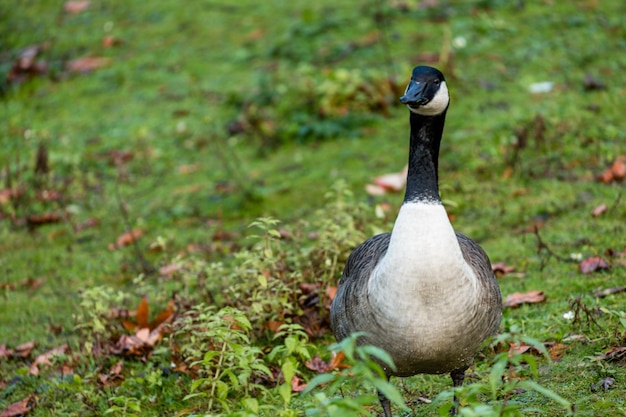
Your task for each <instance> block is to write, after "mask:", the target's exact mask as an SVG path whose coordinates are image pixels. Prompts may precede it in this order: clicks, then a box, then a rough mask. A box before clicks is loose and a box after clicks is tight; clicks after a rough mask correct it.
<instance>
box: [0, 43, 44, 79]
mask: <svg viewBox="0 0 626 417" xmlns="http://www.w3.org/2000/svg"><path fill="white" fill-rule="evenodd" d="M43 49H44V47H43V46H42V45H31V46H29V47H27V48H26V49H24V50H22V52H20V55H19V57H18V58H17V59H16V60H15V61H14V62H13V65H12V66H11V70H10V71H9V73H8V74H7V77H6V78H7V81H10V82H14V83H20V82H23V81H26V80H28V79H30V78H32V77H34V76H36V75H41V74H44V73H46V72H47V71H48V64H47V63H46V62H45V61H43V60H40V59H38V57H39V55H40V53H41V52H42V51H43Z"/></svg>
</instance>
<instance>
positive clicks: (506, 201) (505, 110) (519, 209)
mask: <svg viewBox="0 0 626 417" xmlns="http://www.w3.org/2000/svg"><path fill="white" fill-rule="evenodd" d="M625 13H626V5H625V4H624V3H623V2H622V1H619V0H611V1H593V0H579V1H571V2H558V1H527V2H524V1H516V2H506V1H498V0H492V1H489V0H482V1H478V0H477V1H467V2H461V1H443V0H435V1H417V0H407V1H389V2H385V3H383V4H380V3H379V2H373V1H369V2H362V3H356V2H332V1H327V0H322V1H319V2H305V1H293V2H281V1H275V0H270V1H266V2H250V1H240V2H236V3H235V2H226V1H222V2H215V1H205V0H201V1H196V2H186V3H179V2H165V1H153V2H124V1H118V0H107V1H91V2H67V3H63V2H56V1H49V0H47V1H25V2H19V4H16V5H9V4H3V5H0V39H1V40H0V45H1V48H0V70H1V73H2V78H1V79H2V81H1V83H2V84H1V86H2V110H1V114H2V118H1V120H2V123H1V125H0V141H1V146H0V168H1V172H0V179H1V180H2V182H1V183H0V271H1V273H2V275H1V277H0V294H1V296H2V300H1V303H0V323H1V325H0V412H2V410H4V414H0V415H2V416H9V415H22V414H27V415H32V416H51V415H67V416H70V415H72V416H74V415H79V416H91V415H113V416H117V415H120V416H122V415H128V416H130V415H141V416H164V415H171V416H182V415H245V416H252V415H277V414H278V415H285V416H289V415H304V414H305V413H308V414H309V415H316V414H315V413H316V412H317V413H320V414H321V415H338V416H341V415H346V416H347V415H359V414H358V413H362V414H364V415H368V413H369V414H370V415H376V413H380V411H381V410H380V408H379V406H378V404H377V401H376V400H375V398H374V399H372V400H371V402H370V403H369V405H367V406H364V407H361V408H360V411H354V414H347V412H344V414H341V411H336V410H335V411H333V409H332V407H331V406H328V407H326V408H324V406H322V405H320V404H321V400H320V398H319V397H318V396H316V395H315V394H316V392H317V393H319V392H322V393H325V395H327V396H328V397H329V398H335V400H337V401H338V402H341V401H347V400H348V399H350V398H360V396H362V395H364V394H365V393H370V394H372V393H373V390H372V388H371V386H369V385H367V383H366V384H365V386H364V387H361V386H358V385H357V386H353V385H350V384H348V383H346V384H345V385H344V386H343V389H342V390H341V393H339V392H338V391H334V390H333V389H332V387H331V386H328V385H323V386H321V387H318V388H316V390H314V391H313V392H312V393H307V394H300V393H297V392H293V393H291V392H290V390H289V389H288V388H289V387H285V388H280V387H281V386H284V385H285V384H284V383H283V382H282V381H284V378H283V376H284V375H287V374H289V373H290V372H291V370H290V368H289V367H292V368H293V369H295V371H294V372H295V375H297V376H298V378H300V381H301V382H302V383H303V384H304V383H306V382H307V381H309V380H311V378H313V377H315V375H316V374H317V372H316V371H313V370H311V369H309V368H307V367H306V366H305V363H306V362H307V357H308V356H314V355H316V354H317V355H319V356H320V357H321V358H322V359H324V360H325V361H328V360H330V352H329V351H328V349H327V347H328V346H329V345H330V344H332V343H334V339H333V338H332V335H331V334H330V332H328V308H327V304H328V296H327V295H326V293H325V291H326V288H327V287H329V286H330V287H332V286H333V285H335V284H336V282H337V280H338V278H339V276H340V274H341V270H342V267H343V262H345V259H346V257H347V255H348V254H349V253H350V251H351V250H352V249H353V248H354V247H355V246H356V245H357V244H358V243H360V241H361V240H362V239H364V238H366V237H369V236H371V235H372V234H374V233H379V232H381V231H387V230H390V228H391V226H392V224H393V220H394V218H395V213H396V212H397V209H398V207H399V205H400V203H401V201H402V194H401V193H395V194H394V193H390V194H386V195H384V196H371V195H369V194H368V193H366V191H365V185H366V184H368V183H371V182H372V179H373V178H374V177H376V176H378V175H382V174H385V173H389V172H398V171H400V170H401V169H402V167H403V166H404V164H405V163H406V159H407V150H408V133H409V132H408V129H409V127H408V112H407V110H406V108H405V107H404V106H401V105H400V104H399V102H398V97H399V95H400V94H401V93H402V91H403V89H404V86H405V85H406V82H407V81H408V79H409V76H410V71H411V69H412V67H413V66H415V65H419V64H426V65H433V66H436V67H438V68H440V69H441V70H442V71H443V72H444V73H445V75H446V78H447V80H448V85H449V88H450V92H451V99H452V102H451V107H450V109H449V111H448V116H447V123H446V129H445V132H444V139H443V142H442V145H441V155H440V164H439V170H440V172H439V174H440V175H439V176H440V185H441V190H442V197H443V199H444V202H446V205H447V209H448V211H449V213H450V215H451V218H452V219H453V225H454V227H455V228H456V229H457V230H459V231H461V232H462V233H464V234H466V235H468V236H470V237H472V238H473V239H475V240H476V241H477V242H479V243H480V244H481V245H482V246H483V247H484V248H485V250H486V251H487V253H488V254H489V256H490V258H491V260H492V262H493V263H499V262H502V263H504V264H505V265H506V266H509V267H513V268H514V270H513V271H509V272H508V273H506V274H505V275H504V276H502V277H501V278H500V286H501V289H502V293H503V296H504V297H507V296H508V295H510V294H513V293H515V292H520V293H526V292H529V291H533V290H537V291H542V292H543V294H544V295H545V297H546V299H545V301H543V302H541V303H534V304H525V305H522V306H519V307H511V308H507V309H506V310H505V313H504V318H503V321H502V331H503V332H504V333H512V334H514V335H518V336H519V335H522V336H524V337H525V336H528V337H531V338H534V339H536V340H538V341H540V342H542V343H547V347H548V348H549V349H550V348H551V349H552V350H550V355H551V356H552V359H553V360H548V359H546V358H543V357H541V356H540V355H538V356H534V357H535V358H536V360H537V373H536V375H535V376H534V377H533V376H532V372H531V370H532V368H533V367H532V364H531V365H528V364H523V363H522V364H517V365H511V366H510V368H508V372H507V378H508V380H509V381H515V380H530V379H532V378H534V379H535V380H536V381H537V382H538V383H539V384H541V385H542V386H543V387H545V388H546V389H547V390H549V391H550V392H553V393H557V394H558V395H560V396H561V397H563V398H565V399H567V400H568V401H569V402H571V403H573V404H575V407H574V411H573V413H574V415H580V416H618V415H626V400H625V398H626V397H625V395H624V394H625V393H626V385H625V384H626V371H625V368H624V366H625V364H624V361H625V360H626V348H625V346H626V298H625V297H626V295H625V294H626V292H624V291H617V289H619V287H620V286H623V285H626V249H625V248H626V239H625V238H624V236H625V235H626V233H625V231H626V230H625V226H624V224H625V220H626V204H625V201H626V198H625V197H624V196H623V191H624V173H623V172H622V171H623V166H624V162H626V156H625V155H626V134H625V133H624V126H625V124H624V110H625V109H626V83H625V82H624V77H623V73H624V70H625V69H626V27H625V26H624V24H623V16H624V15H625ZM28 52H30V55H29V53H28ZM84 58H87V59H84ZM81 59H82V60H81ZM620 161H621V165H620ZM611 175H612V176H613V177H614V178H611ZM603 204H604V205H605V206H606V207H605V210H598V211H599V212H600V214H599V215H593V214H592V213H593V211H594V210H595V209H597V208H598V207H600V206H601V205H603ZM596 214H597V213H596ZM259 217H263V218H264V219H265V218H267V217H272V218H275V219H278V220H279V221H280V223H278V224H274V223H272V222H271V221H269V220H267V219H265V220H264V221H262V222H261V223H260V224H259V225H257V226H253V227H248V226H249V225H250V224H251V223H252V222H254V221H255V220H256V219H257V218H259ZM130 230H136V231H140V232H141V236H140V237H138V238H136V239H133V238H131V239H126V241H125V242H119V244H118V243H116V242H118V239H120V238H122V237H123V235H124V234H125V233H127V232H128V231H130ZM253 235H260V236H261V237H257V238H255V237H253ZM596 256H597V257H601V258H602V259H603V261H604V262H605V264H606V265H605V267H603V268H597V269H594V270H592V271H591V272H589V273H582V272H581V270H580V268H581V262H583V261H584V260H587V259H589V258H592V257H596ZM584 265H587V264H586V263H585V264H583V266H584ZM610 289H615V291H616V292H615V293H614V294H613V293H612V294H609V295H607V296H600V295H598V294H597V291H599V290H610ZM143 296H147V302H148V306H149V311H147V310H146V309H145V306H144V307H140V308H138V306H140V304H141V300H142V297H143ZM170 300H173V303H174V305H175V308H174V309H173V310H168V307H167V305H168V302H169V301H170ZM307 300H308V301H307ZM311 300H315V302H312V301H311ZM201 305H206V306H209V307H207V308H204V307H200V306H201ZM223 307H229V308H236V309H237V311H238V312H240V313H241V314H242V316H241V321H237V320H235V319H234V318H233V317H239V316H237V314H239V313H233V312H232V311H231V313H228V314H226V315H224V314H225V313H224V311H222V310H220V309H221V308H223ZM161 311H163V312H164V313H166V314H165V316H167V320H166V322H165V323H163V326H160V327H156V324H154V325H153V326H152V327H150V328H151V329H152V330H153V331H154V332H155V335H156V336H158V340H151V341H150V342H146V343H145V344H144V345H140V346H139V347H137V345H136V344H135V345H134V344H132V343H131V342H127V344H126V345H124V343H122V341H124V340H126V339H124V337H126V336H128V335H133V334H134V335H135V336H136V332H137V329H140V328H142V327H146V326H147V320H148V318H149V319H153V318H155V317H156V316H157V313H158V312H161ZM174 311H175V313H173V314H172V312H174ZM220 311H222V315H221V316H220V313H219V312H220ZM228 311H230V310H228ZM570 311H571V312H573V313H575V314H573V316H574V317H571V318H568V317H570V316H571V315H569V314H567V313H568V312H570ZM564 315H565V316H564ZM165 316H162V317H161V318H163V317H165ZM224 317H225V318H224ZM123 319H125V320H126V322H127V323H126V327H124V325H123ZM233 320H235V324H233V323H234V322H233ZM247 321H249V325H250V328H249V329H248V328H247V324H246V323H247ZM129 322H134V323H135V325H134V326H133V325H131V324H129ZM203 323H213V324H212V325H211V326H213V327H211V326H208V325H206V326H205V325H204V324H203ZM281 323H286V324H294V323H295V324H299V325H301V326H302V328H303V329H304V330H305V331H306V332H307V334H308V339H307V340H308V341H305V338H304V336H302V333H299V331H296V330H294V329H293V328H292V330H291V331H292V332H294V333H293V334H292V333H289V334H290V335H291V336H289V337H286V338H285V337H284V336H283V337H282V338H281V337H280V336H279V337H278V338H275V337H274V333H275V331H276V328H275V327H276V326H278V325H279V324H281ZM166 325H167V326H166ZM168 326H169V327H168ZM166 328H167V329H166ZM123 336H124V337H123ZM290 337H291V339H289V338H290ZM287 339H289V340H291V341H290V342H284V340H287ZM33 340H34V343H35V344H34V347H32V348H31V347H24V348H22V350H20V349H16V348H17V347H18V346H19V345H20V344H24V343H27V342H29V341H33ZM294 341H297V343H296V342H294ZM128 343H131V344H128ZM133 343H135V342H133ZM281 343H283V344H281ZM290 343H296V344H297V345H298V346H300V347H301V350H300V351H298V350H293V349H291V348H290V346H291V347H293V345H290ZM64 344H67V349H63V350H62V353H61V354H60V355H54V356H52V355H51V356H50V357H46V358H45V360H44V358H42V357H41V356H40V355H42V354H45V353H46V352H48V351H50V350H51V349H54V348H58V347H59V346H62V345H64ZM120 346H124V348H125V350H124V349H122V350H120V349H121V348H120ZM220 346H223V347H224V349H223V350H222V351H221V356H219V355H218V356H217V357H219V358H221V359H220V360H219V362H218V359H215V358H217V357H214V356H211V354H209V355H208V356H205V354H206V353H207V352H219V351H220ZM234 346H239V347H238V348H236V349H235V348H233V347H234ZM507 346H508V345H507ZM555 346H556V347H555ZM500 347H502V346H500ZM272 349H274V350H275V353H274V354H270V351H272ZM276 349H277V350H276ZM281 349H282V350H281ZM620 349H621V350H620ZM557 351H558V352H560V353H559V354H558V355H557ZM225 352H226V353H228V354H226V353H225ZM607 352H608V353H607ZM224 355H226V356H224ZM44 356H45V355H44ZM492 356H493V354H492V353H491V352H490V350H489V349H488V348H486V349H485V351H484V352H483V353H481V354H480V355H479V356H478V358H477V360H476V364H475V366H474V368H473V369H472V371H471V372H470V376H469V378H468V384H469V383H472V382H473V383H477V384H481V383H482V384H483V385H484V386H487V385H488V384H489V381H490V380H489V375H490V369H491V357H492ZM38 357H40V359H39V360H40V361H42V363H41V364H40V365H35V366H34V368H35V371H33V362H36V361H37V358H38ZM244 359H245V360H244ZM119 360H123V361H124V362H123V367H122V368H121V370H120V369H115V364H117V363H118V361H119ZM46 361H47V363H46ZM227 364H228V366H230V369H231V370H233V374H232V375H234V377H233V378H234V379H232V378H231V376H229V375H230V374H229V373H228V372H224V370H226V369H228V366H226V365H227ZM286 364H288V365H286ZM263 367H265V368H263ZM264 369H267V370H268V372H269V374H268V372H265V370H264ZM355 369H360V368H355ZM37 370H40V371H39V372H37ZM35 374H36V375H35ZM281 375H282V376H281ZM281 378H282V379H281ZM507 378H505V379H507ZM288 379H289V378H288ZM607 381H609V382H607ZM610 381H613V382H610ZM392 382H393V383H394V385H395V386H396V387H397V388H398V389H399V391H400V392H401V393H402V394H403V396H404V398H405V400H406V401H407V402H408V403H409V411H405V412H402V413H404V414H403V415H416V416H425V415H433V414H436V413H437V407H438V404H437V402H435V403H427V402H428V401H426V402H424V401H416V402H411V400H413V399H416V398H417V397H422V398H425V399H428V400H434V399H435V398H436V397H437V395H438V394H439V393H440V392H441V391H444V390H445V389H447V388H449V386H450V381H449V378H447V377H444V376H423V375H418V376H415V377H412V378H408V379H406V380H402V381H401V380H392ZM287 385H289V384H288V383H287ZM500 389H501V391H502V392H504V393H505V394H506V395H504V396H499V397H498V399H495V400H494V399H493V398H492V399H491V400H488V398H489V395H488V394H481V395H478V396H477V397H476V398H474V399H468V400H467V404H465V405H467V409H466V411H465V414H463V413H464V411H463V408H462V409H461V413H462V414H461V415H466V416H469V415H480V414H471V413H470V411H469V409H470V406H471V405H472V404H473V405H476V404H480V403H481V402H484V403H486V404H487V403H488V404H490V405H491V406H493V407H494V409H495V407H497V404H502V402H503V401H504V402H508V403H510V404H513V406H514V408H516V410H517V411H515V410H514V411H507V412H502V413H501V414H493V415H544V416H557V415H567V411H566V410H565V409H564V408H563V406H561V405H559V403H558V402H557V401H554V398H552V399H551V398H550V397H549V396H545V395H541V393H540V392H535V391H532V390H526V391H523V390H517V391H511V392H508V391H506V388H502V387H500ZM281 390H282V391H281ZM287 391H289V392H290V393H289V394H288V393H287ZM195 394H200V395H198V396H194V395H195ZM342 396H343V397H342ZM251 398H257V399H258V404H257V405H258V407H256V406H255V405H254V404H253V403H254V401H252V400H251ZM342 398H343V399H342ZM23 400H28V401H26V402H24V403H23V404H21V406H22V407H24V409H23V410H22V411H23V412H22V413H18V414H11V412H12V411H11V410H12V409H11V405H12V404H13V405H14V407H19V405H17V406H16V405H15V404H16V403H18V402H20V401H23ZM462 405H463V402H462ZM255 407H256V408H255ZM316 407H317V408H316ZM15 409H16V408H14V409H13V410H15ZM307 410H308V411H307ZM396 410H398V409H397V408H396ZM18 411H19V410H18ZM333 412H334V413H335V414H333ZM397 412H398V413H400V412H401V411H397ZM337 413H339V414H337ZM506 413H509V414H506ZM515 413H518V414H515ZM320 414H317V415H320ZM483 415H487V414H483Z"/></svg>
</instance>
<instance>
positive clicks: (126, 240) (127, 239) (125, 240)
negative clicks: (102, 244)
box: [109, 229, 144, 250]
mask: <svg viewBox="0 0 626 417" xmlns="http://www.w3.org/2000/svg"><path fill="white" fill-rule="evenodd" d="M143 233H144V232H143V230H141V229H134V230H131V231H129V232H126V233H122V234H121V235H120V236H119V237H118V238H117V240H116V241H115V243H114V244H110V245H109V250H115V249H119V248H121V247H124V246H128V245H131V244H133V243H134V242H135V241H136V240H137V239H139V238H140V237H141V236H143Z"/></svg>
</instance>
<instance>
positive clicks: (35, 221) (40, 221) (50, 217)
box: [26, 212, 63, 227]
mask: <svg viewBox="0 0 626 417" xmlns="http://www.w3.org/2000/svg"><path fill="white" fill-rule="evenodd" d="M61 220H63V217H62V216H61V215H60V214H59V213H55V212H48V213H44V214H31V215H30V216H28V217H26V223H28V225H29V226H31V227H32V226H42V225H44V224H50V223H59V222H60V221H61Z"/></svg>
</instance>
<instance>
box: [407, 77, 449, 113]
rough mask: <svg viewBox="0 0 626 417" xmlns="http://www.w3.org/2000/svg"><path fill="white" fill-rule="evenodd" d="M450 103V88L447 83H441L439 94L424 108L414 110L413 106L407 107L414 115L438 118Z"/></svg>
mask: <svg viewBox="0 0 626 417" xmlns="http://www.w3.org/2000/svg"><path fill="white" fill-rule="evenodd" d="M449 103H450V96H449V95H448V86H447V85H446V82H445V81H442V82H441V85H440V86H439V90H437V94H435V97H433V99H432V100H430V101H429V102H428V103H426V104H425V105H423V106H419V107H417V108H413V107H411V106H407V107H408V108H409V110H411V111H412V112H413V113H416V114H419V115H421V116H436V115H438V114H441V113H443V111H444V110H445V109H446V108H447V107H448V104H449Z"/></svg>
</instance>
